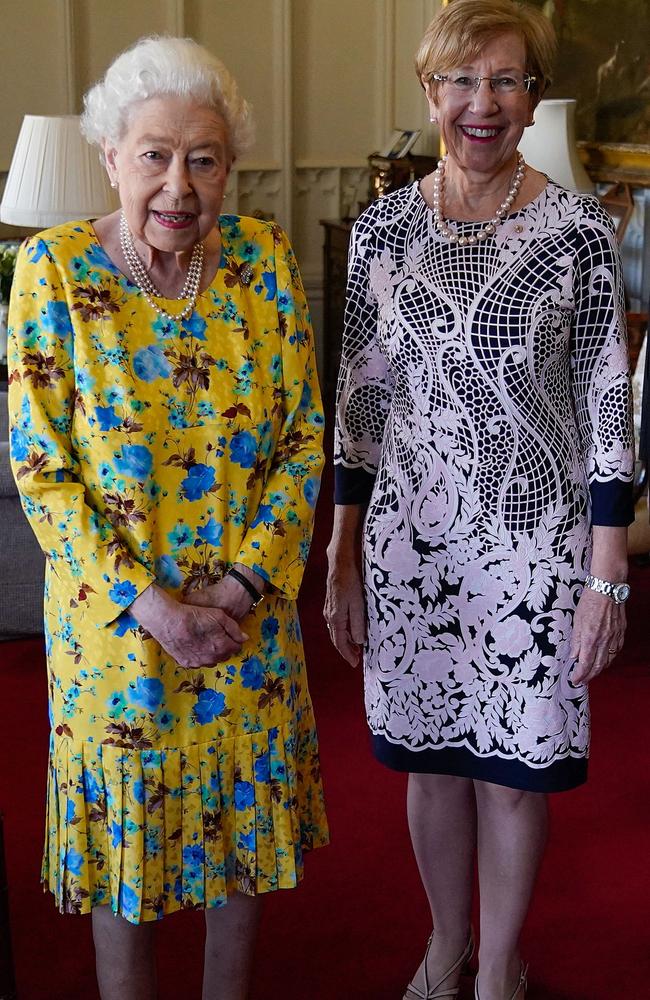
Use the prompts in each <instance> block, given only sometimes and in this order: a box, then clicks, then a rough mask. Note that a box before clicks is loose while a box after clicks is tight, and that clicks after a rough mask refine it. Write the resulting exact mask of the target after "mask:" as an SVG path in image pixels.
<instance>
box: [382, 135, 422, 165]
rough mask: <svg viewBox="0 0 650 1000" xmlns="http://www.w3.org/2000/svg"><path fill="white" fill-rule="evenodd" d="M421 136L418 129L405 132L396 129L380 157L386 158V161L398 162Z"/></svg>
mask: <svg viewBox="0 0 650 1000" xmlns="http://www.w3.org/2000/svg"><path fill="white" fill-rule="evenodd" d="M421 134H422V129H419V128H418V129H411V130H408V129H407V130H406V131H400V130H399V129H397V130H396V131H395V132H393V134H392V135H391V137H390V139H389V140H388V142H387V144H386V146H385V147H384V149H383V151H382V153H381V154H380V155H381V156H384V157H386V159H387V160H400V159H401V158H402V157H403V156H406V154H407V153H408V152H409V150H410V149H411V148H412V147H413V146H414V145H415V143H416V142H417V140H418V139H419V137H420V135H421Z"/></svg>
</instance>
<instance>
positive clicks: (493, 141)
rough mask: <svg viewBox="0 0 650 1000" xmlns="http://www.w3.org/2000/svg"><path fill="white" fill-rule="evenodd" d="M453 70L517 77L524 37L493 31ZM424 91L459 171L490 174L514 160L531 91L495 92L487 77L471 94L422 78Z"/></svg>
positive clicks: (530, 110)
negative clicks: (466, 60)
mask: <svg viewBox="0 0 650 1000" xmlns="http://www.w3.org/2000/svg"><path fill="white" fill-rule="evenodd" d="M459 70H462V72H463V73H464V74H467V76H470V77H475V76H481V77H488V76H491V77H495V76H502V75H508V74H512V73H516V74H522V75H523V74H525V73H526V49H525V46H524V41H523V39H522V37H521V36H520V35H518V34H517V33H515V32H509V33H507V34H503V35H498V36H497V37H495V38H493V39H491V41H489V42H487V43H486V44H485V46H484V47H483V48H482V49H481V52H480V53H479V55H477V56H475V57H474V58H473V59H472V60H470V61H469V62H467V63H464V64H463V65H461V66H454V67H453V68H452V70H449V72H450V73H451V72H452V71H453V72H454V73H457V72H458V71H459ZM423 82H424V81H423ZM425 90H426V94H427V99H428V101H429V107H430V109H431V114H432V116H433V117H435V118H437V119H438V122H439V124H440V134H441V136H442V139H443V141H444V143H445V146H446V148H447V152H448V153H449V157H450V159H451V160H452V161H453V162H454V163H455V164H457V165H458V166H459V167H460V168H461V169H462V170H464V171H467V172H474V171H477V172H479V173H480V172H485V173H489V174H494V173H495V172H498V171H499V169H501V168H503V167H506V166H508V165H509V164H511V163H512V162H513V161H514V157H515V151H516V149H517V146H518V144H519V140H520V139H521V136H522V134H523V131H524V128H525V127H526V126H527V125H530V124H532V118H533V110H534V107H535V103H536V99H535V96H534V93H523V94H497V93H495V92H494V91H493V90H492V88H491V86H490V83H489V81H488V80H482V81H481V83H480V86H479V88H478V90H477V91H476V93H474V91H471V92H470V93H469V94H461V95H459V94H457V93H454V92H453V90H452V88H451V87H450V86H449V85H447V84H444V83H439V84H436V83H435V82H433V83H432V82H431V81H427V82H425Z"/></svg>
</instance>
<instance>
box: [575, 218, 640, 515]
mask: <svg viewBox="0 0 650 1000" xmlns="http://www.w3.org/2000/svg"><path fill="white" fill-rule="evenodd" d="M587 204H588V206H589V208H588V209H586V210H585V212H584V214H583V219H582V224H581V225H580V227H579V230H578V245H577V250H576V257H575V267H574V302H575V316H574V323H573V329H572V344H571V382H572V389H573V398H574V405H575V409H576V417H577V422H578V430H579V435H580V443H581V448H582V454H583V460H584V464H585V469H586V472H587V478H588V482H589V486H590V491H591V506H592V524H598V525H608V526H626V525H628V524H630V523H631V522H632V521H633V520H634V504H633V494H632V480H633V474H634V438H633V429H632V390H631V381H630V372H629V356H628V351H627V335H626V325H625V296H624V287H623V273H622V266H621V259H620V253H619V249H618V246H617V244H616V237H615V233H614V227H613V225H612V221H611V218H610V217H609V215H608V214H607V213H606V212H605V211H604V209H602V208H601V207H600V206H599V205H598V203H597V202H596V201H595V199H594V200H591V199H590V200H589V201H588V202H587Z"/></svg>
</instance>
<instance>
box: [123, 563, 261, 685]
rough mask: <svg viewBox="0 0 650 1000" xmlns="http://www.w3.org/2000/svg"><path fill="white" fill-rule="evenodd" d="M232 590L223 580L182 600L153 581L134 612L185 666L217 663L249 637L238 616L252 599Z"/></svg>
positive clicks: (141, 595) (192, 667) (171, 654)
mask: <svg viewBox="0 0 650 1000" xmlns="http://www.w3.org/2000/svg"><path fill="white" fill-rule="evenodd" d="M233 583H235V582H234V581H233ZM235 586H238V585H237V584H236V583H235ZM232 589H233V588H231V587H230V585H229V584H228V583H226V581H225V580H222V581H221V582H220V583H218V584H215V585H214V586H212V587H207V588H206V589H205V590H203V591H196V592H194V593H193V594H191V595H190V596H189V597H188V598H187V600H186V602H185V603H181V602H180V601H176V600H174V598H173V597H170V596H169V594H167V593H165V591H164V590H162V588H160V587H158V586H157V585H156V584H152V585H151V586H150V587H148V588H147V590H145V591H144V592H143V593H142V594H140V595H139V597H137V598H136V599H135V601H134V602H133V604H132V605H131V612H132V614H133V615H134V617H135V618H136V620H137V621H138V622H139V623H140V625H142V627H143V628H145V629H146V630H147V632H149V633H150V634H151V635H152V636H153V637H154V639H156V641H157V642H159V643H160V645H161V646H162V648H163V649H164V650H165V652H166V653H169V655H170V656H171V657H173V659H174V660H176V662H177V663H179V664H180V665H181V666H182V667H187V668H189V669H195V668H197V667H209V666H214V665H215V664H216V663H221V662H223V661H224V660H227V659H228V658H229V657H230V656H232V655H233V654H235V653H238V652H239V651H240V650H241V648H242V646H243V644H244V643H245V642H246V641H247V639H248V638H249V637H248V635H247V634H246V632H244V631H243V630H242V629H241V628H240V626H239V624H238V621H237V618H238V617H243V616H244V614H245V613H246V612H247V611H248V610H249V608H250V604H251V601H250V598H248V599H247V600H246V599H244V598H242V597H241V595H239V594H237V593H236V592H235V591H233V592H232V593H231V590H232ZM239 589H242V588H241V587H240V588H239ZM245 593H246V592H245V591H244V594H245ZM242 608H243V610H242Z"/></svg>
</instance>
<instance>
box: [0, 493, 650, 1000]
mask: <svg viewBox="0 0 650 1000" xmlns="http://www.w3.org/2000/svg"><path fill="white" fill-rule="evenodd" d="M329 516H330V515H329V511H328V508H327V506H326V504H325V503H323V504H322V506H321V508H320V510H319V532H318V537H317V540H316V543H315V545H314V550H313V555H312V558H311V560H310V570H309V572H308V574H307V580H306V583H305V587H304V590H303V594H302V597H301V604H302V620H303V627H304V633H305V642H306V646H307V652H308V662H309V664H310V671H311V673H310V676H311V689H312V694H313V698H314V702H315V706H316V714H317V719H318V723H319V732H320V739H321V749H322V760H323V771H324V779H325V791H326V795H327V803H328V812H329V817H330V823H331V830H332V844H331V846H330V847H327V848H324V849H322V850H319V851H316V852H315V853H314V854H313V855H311V856H308V858H307V865H306V868H307V871H306V878H305V882H304V884H303V885H302V886H301V887H300V888H299V889H298V890H296V891H290V892H279V893H276V894H274V895H273V896H272V897H269V898H268V902H267V906H266V911H265V918H264V923H263V927H262V934H261V939H260V945H259V949H258V956H257V963H256V973H255V981H254V990H253V998H254V1000H399V998H401V996H402V991H403V988H404V986H405V984H406V982H407V980H408V978H409V976H410V974H411V972H412V971H413V969H414V968H415V967H416V965H417V963H418V961H419V959H420V957H421V952H422V951H423V949H424V945H425V942H426V938H427V934H428V923H427V906H426V902H425V899H424V895H423V892H422V890H421V888H420V885H419V881H418V876H417V872H416V868H415V862H414V860H413V857H412V855H411V850H410V846H409V840H408V834H407V828H406V819H405V810H404V789H405V777H404V776H403V775H397V774H394V773H391V772H389V771H387V770H385V769H384V768H382V767H381V766H380V765H379V764H377V763H375V761H374V760H373V759H372V757H371V755H370V752H369V749H368V739H367V734H366V729H365V723H364V718H363V705H362V692H361V677H360V673H359V671H352V670H350V669H349V668H347V666H346V665H345V664H343V663H342V661H340V660H339V659H338V657H337V656H336V654H334V653H333V652H331V651H330V647H329V643H328V641H327V637H326V634H325V629H324V627H323V624H322V620H321V606H322V597H323V580H324V576H325V556H324V539H325V538H326V536H327V533H328V523H327V522H328V517H329ZM632 583H633V585H634V592H635V599H634V601H633V604H632V607H631V609H630V619H631V621H630V629H629V638H628V643H627V646H626V652H625V653H624V655H623V656H622V657H621V658H620V663H618V664H617V666H616V667H615V668H613V669H612V670H611V671H610V672H609V673H608V674H606V675H605V676H604V677H603V678H602V679H600V680H599V681H598V682H597V683H596V684H595V685H594V687H593V689H592V690H593V716H594V740H593V755H592V763H591V775H590V781H589V783H588V784H587V785H586V786H585V787H583V788H581V789H579V790H577V791H576V792H571V793H568V794H563V795H558V796H555V797H554V799H553V801H552V815H553V819H552V831H551V837H552V839H551V845H550V849H549V851H548V854H547V857H546V861H545V864H544V868H543V871H542V875H541V879H540V884H539V888H538V892H537V896H536V900H535V905H534V907H533V910H532V913H531V915H530V918H529V921H528V924H527V926H526V929H525V934H524V949H525V955H526V957H527V959H528V960H529V961H530V966H531V973H530V976H531V989H530V993H529V996H530V998H531V1000H610V998H617V1000H618V998H623V997H626V998H633V1000H639V998H642V997H646V996H648V983H649V982H650V950H649V948H648V931H647V925H648V917H649V905H648V901H649V900H650V866H649V864H648V830H649V825H648V803H649V802H650V768H649V767H648V740H647V736H646V734H647V717H648V711H649V709H650V662H649V661H650V656H649V655H648V654H649V644H648V638H647V636H648V625H647V618H648V609H649V608H650V569H639V568H636V569H635V570H634V571H633V575H632ZM0 664H1V666H0V685H1V687H0V690H1V691H2V708H3V711H2V729H1V733H0V808H1V809H2V810H3V812H4V816H5V837H6V851H7V862H8V866H9V887H10V902H11V916H12V924H13V936H14V952H15V962H16V972H17V978H18V990H19V997H20V1000H77V998H79V1000H81V998H83V1000H95V998H96V997H97V991H96V987H95V983H94V967H93V955H92V946H91V936H90V921H89V920H88V918H84V917H62V916H60V915H59V914H57V913H56V911H55V909H54V906H53V903H52V899H51V897H50V896H49V894H48V895H44V894H43V893H42V892H41V889H40V886H39V882H38V874H39V866H40V854H41V846H42V827H43V821H44V820H43V816H44V812H43V809H44V791H45V770H46V752H47V716H46V684H45V674H44V658H43V652H42V643H41V642H40V641H37V640H29V641H25V642H16V643H12V644H8V645H0ZM159 932H160V933H159V939H160V941H159V943H160V949H159V954H160V982H161V990H160V997H161V1000H171V998H172V997H173V998H175V1000H178V998H182V1000H185V998H198V997H200V995H201V993H200V966H201V949H202V917H201V914H197V913H185V914H183V913H181V914H175V915H173V916H171V917H170V918H168V919H165V920H164V921H163V922H162V924H161V925H160V927H159ZM467 989H468V992H467V994H466V998H469V996H470V995H471V987H470V986H469V985H468V986H467Z"/></svg>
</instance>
